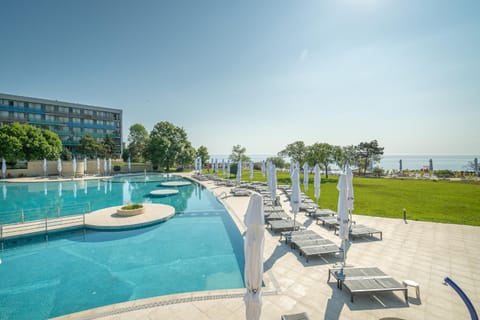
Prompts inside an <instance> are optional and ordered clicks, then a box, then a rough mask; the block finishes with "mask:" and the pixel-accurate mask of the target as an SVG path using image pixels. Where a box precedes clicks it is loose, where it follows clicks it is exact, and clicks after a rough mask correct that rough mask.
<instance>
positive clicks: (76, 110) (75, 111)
mask: <svg viewBox="0 0 480 320" xmlns="http://www.w3.org/2000/svg"><path fill="white" fill-rule="evenodd" d="M72 113H73V114H80V113H81V110H80V109H77V108H73V109H72Z"/></svg>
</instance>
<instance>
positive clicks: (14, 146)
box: [0, 132, 25, 163]
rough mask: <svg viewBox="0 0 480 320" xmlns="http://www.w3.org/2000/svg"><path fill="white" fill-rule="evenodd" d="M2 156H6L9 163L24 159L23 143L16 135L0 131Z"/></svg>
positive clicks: (0, 156)
mask: <svg viewBox="0 0 480 320" xmlns="http://www.w3.org/2000/svg"><path fill="white" fill-rule="evenodd" d="M0 158H5V160H6V161H7V162H8V163H12V162H16V160H17V159H24V158H25V154H24V153H23V149H22V143H21V142H20V140H19V139H18V138H16V137H12V136H9V135H7V134H5V133H2V132H0Z"/></svg>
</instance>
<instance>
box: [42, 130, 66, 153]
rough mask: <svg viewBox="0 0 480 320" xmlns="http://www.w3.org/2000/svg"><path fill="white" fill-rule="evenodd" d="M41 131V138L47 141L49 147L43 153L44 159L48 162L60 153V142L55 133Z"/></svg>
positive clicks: (61, 147)
mask: <svg viewBox="0 0 480 320" xmlns="http://www.w3.org/2000/svg"><path fill="white" fill-rule="evenodd" d="M41 130H42V135H43V137H44V138H45V140H46V141H47V144H48V145H49V146H50V147H49V148H48V149H47V150H46V152H45V153H46V154H45V158H47V159H50V160H53V159H57V158H58V155H59V154H61V153H62V149H63V146H62V140H60V138H59V137H58V134H56V133H55V132H52V131H50V130H45V129H41Z"/></svg>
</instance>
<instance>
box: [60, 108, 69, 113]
mask: <svg viewBox="0 0 480 320" xmlns="http://www.w3.org/2000/svg"><path fill="white" fill-rule="evenodd" d="M69 111H70V108H68V107H58V112H60V113H69Z"/></svg>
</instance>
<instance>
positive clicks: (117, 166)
mask: <svg viewBox="0 0 480 320" xmlns="http://www.w3.org/2000/svg"><path fill="white" fill-rule="evenodd" d="M120 169H121V168H120V166H119V165H116V166H113V171H116V172H118V171H120Z"/></svg>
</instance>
